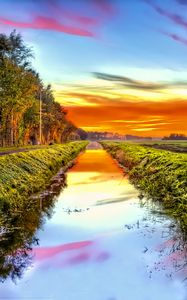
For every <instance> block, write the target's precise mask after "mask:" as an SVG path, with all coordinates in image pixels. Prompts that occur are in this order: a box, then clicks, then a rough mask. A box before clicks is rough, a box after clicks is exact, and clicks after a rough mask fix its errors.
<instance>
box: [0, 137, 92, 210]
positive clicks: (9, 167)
mask: <svg viewBox="0 0 187 300" xmlns="http://www.w3.org/2000/svg"><path fill="white" fill-rule="evenodd" d="M86 145H87V142H72V143H68V144H64V145H53V146H49V147H47V148H45V149H39V150H34V151H29V152H21V153H16V154H10V155H5V156H2V157H0V210H3V207H5V206H6V205H8V204H11V205H12V207H14V208H15V209H16V207H17V206H18V207H20V202H21V201H24V200H25V199H27V198H28V196H30V195H31V194H33V193H36V192H38V191H39V190H41V189H43V188H45V186H46V185H47V184H48V183H49V180H50V178H51V177H52V176H53V175H54V174H55V173H56V172H57V171H58V170H59V169H60V168H61V167H62V166H66V165H67V164H68V163H69V162H70V161H71V160H73V159H74V158H75V157H76V156H77V155H78V153H79V152H80V151H81V150H83V149H84V148H85V147H86ZM18 204H19V205H18Z"/></svg>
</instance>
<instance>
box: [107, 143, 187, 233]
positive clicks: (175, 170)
mask: <svg viewBox="0 0 187 300" xmlns="http://www.w3.org/2000/svg"><path fill="white" fill-rule="evenodd" d="M102 145H103V147H104V148H105V149H106V150H107V151H108V152H109V153H110V154H111V155H112V156H113V157H114V158H116V159H117V160H118V162H120V163H121V164H122V165H123V166H124V167H125V170H126V172H128V174H129V178H130V180H131V181H132V182H133V183H134V184H135V185H136V186H137V187H138V188H139V189H140V190H141V192H142V193H143V194H144V195H146V196H148V197H151V198H152V199H153V200H158V201H159V202H160V203H162V207H163V208H164V210H165V212H166V213H168V214H169V215H171V216H174V217H176V218H178V219H180V222H181V228H182V230H183V231H184V232H185V233H186V232H187V154H179V153H173V152H170V151H166V150H159V149H154V148H152V147H147V145H146V146H142V145H140V144H137V143H134V144H133V143H125V142H115V143H114V142H102Z"/></svg>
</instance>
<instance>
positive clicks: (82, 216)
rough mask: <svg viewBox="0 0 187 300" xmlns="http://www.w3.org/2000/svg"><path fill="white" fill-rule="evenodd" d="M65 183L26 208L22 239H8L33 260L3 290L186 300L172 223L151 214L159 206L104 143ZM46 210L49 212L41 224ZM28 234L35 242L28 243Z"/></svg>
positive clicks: (19, 294)
mask: <svg viewBox="0 0 187 300" xmlns="http://www.w3.org/2000/svg"><path fill="white" fill-rule="evenodd" d="M67 185H68V187H67V189H65V190H63V191H62V192H61V193H60V194H59V196H58V197H57V200H58V201H54V200H52V199H53V196H52V199H51V200H50V201H49V202H50V205H48V206H46V208H44V207H43V208H42V211H40V210H39V208H37V209H36V208H35V209H34V212H33V214H34V216H35V218H34V220H35V219H36V220H35V221H33V223H32V221H31V220H32V218H31V219H28V218H27V219H26V215H28V211H27V213H25V225H24V226H23V227H22V229H21V230H20V232H24V231H26V230H25V228H26V226H31V225H32V224H33V225H32V227H33V231H32V230H29V232H30V233H29V234H28V233H24V235H25V237H27V234H28V238H26V239H22V243H21V244H16V245H14V251H15V250H16V249H19V251H17V253H18V254H19V255H20V253H21V249H25V250H26V251H25V254H26V255H27V256H28V257H29V259H30V258H31V257H32V266H31V267H30V268H28V270H27V272H25V275H24V277H23V278H22V280H20V281H19V282H18V284H17V285H16V286H15V285H13V283H12V282H11V281H10V280H7V281H6V282H5V283H4V284H3V285H2V287H1V292H2V293H1V294H2V295H4V297H5V296H6V297H7V298H9V299H13V298H18V299H28V298H31V299H35V298H41V299H63V300H75V299H76V300H77V299H81V300H87V299H90V300H105V299H116V300H124V299H128V300H134V299H140V300H147V299H151V300H157V299H164V300H167V299H168V300H184V299H185V295H186V289H185V286H184V284H183V283H182V280H183V279H185V277H186V276H185V271H184V270H185V269H184V268H183V273H182V272H181V271H180V272H178V269H176V264H175V265H174V264H173V260H174V259H175V260H177V262H178V263H180V264H181V265H182V264H183V267H184V263H185V254H184V253H185V251H184V248H183V250H182V248H180V249H179V248H177V249H176V248H174V247H175V246H176V245H177V243H180V239H179V237H178V236H176V229H177V227H176V226H177V225H176V224H174V223H173V221H172V220H170V219H168V218H166V217H165V216H164V215H162V214H157V211H159V207H158V206H157V205H153V204H152V203H151V202H150V203H149V202H148V201H144V199H143V200H140V199H139V197H138V192H137V190H136V189H135V188H134V187H133V186H132V185H131V184H130V183H129V181H128V179H127V178H126V177H124V174H123V173H122V170H121V169H120V168H119V167H118V165H117V164H116V162H115V161H113V160H112V159H111V157H110V156H109V155H108V154H107V153H106V152H105V151H104V150H102V149H99V150H87V151H86V152H85V153H84V154H82V155H81V156H80V157H79V159H78V162H77V164H76V165H75V166H74V167H73V168H72V169H71V170H70V171H69V172H68V175H67ZM50 195H52V194H50ZM43 202H45V201H43ZM33 207H34V206H33ZM44 211H45V212H44ZM38 212H39V213H38ZM153 212H154V213H153ZM46 214H47V215H48V216H50V219H48V220H47V222H45V224H43V225H42V223H43V222H44V220H45V219H46V217H45V216H46ZM27 221H28V222H27ZM26 223H28V224H27V225H26ZM34 224H35V225H36V224H37V225H36V226H35V225H34ZM41 225H42V226H41ZM36 228H39V229H38V231H37V232H36V233H35V231H36ZM33 235H34V236H35V238H36V237H37V241H36V244H35V245H33V246H32V247H31V244H32V241H31V240H30V238H31V237H32V236H33ZM17 236H18V235H17V233H16V237H17ZM23 241H24V242H23ZM25 241H29V242H30V243H29V247H30V248H29V247H28V248H27V247H25V245H26V243H25ZM37 243H38V245H37ZM23 244H24V247H23ZM21 245H22V246H21ZM174 245H175V246H174ZM180 245H181V244H180ZM5 248H6V247H5ZM31 248H32V249H31ZM172 249H174V251H173V252H172ZM180 250H181V251H180ZM174 254H176V255H174ZM4 255H5V256H6V257H7V253H6V254H5V253H4ZM178 258H179V259H178ZM49 283H50V284H49ZM6 297H5V298H6Z"/></svg>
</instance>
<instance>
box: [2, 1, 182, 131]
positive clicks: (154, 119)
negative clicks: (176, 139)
mask: <svg viewBox="0 0 187 300" xmlns="http://www.w3.org/2000/svg"><path fill="white" fill-rule="evenodd" d="M13 29H16V30H17V31H18V32H20V33H21V34H22V36H23V38H24V41H25V42H26V43H27V44H28V46H30V47H32V49H33V52H34V56H35V58H34V60H33V66H34V68H35V69H36V70H37V71H38V72H39V73H40V75H41V77H42V79H43V81H44V83H46V84H48V83H51V84H52V87H53V90H54V94H55V98H56V100H57V101H59V102H60V103H61V104H62V105H63V106H65V107H66V108H67V110H68V116H69V119H71V120H72V121H73V122H74V123H75V125H77V126H79V127H81V128H83V129H85V130H88V131H110V132H118V133H121V134H132V135H139V136H153V137H161V136H165V135H169V134H170V133H183V134H187V122H186V115H187V59H186V57H187V0H165V1H162V0H0V32H1V33H6V34H9V33H10V32H11V31H12V30H13Z"/></svg>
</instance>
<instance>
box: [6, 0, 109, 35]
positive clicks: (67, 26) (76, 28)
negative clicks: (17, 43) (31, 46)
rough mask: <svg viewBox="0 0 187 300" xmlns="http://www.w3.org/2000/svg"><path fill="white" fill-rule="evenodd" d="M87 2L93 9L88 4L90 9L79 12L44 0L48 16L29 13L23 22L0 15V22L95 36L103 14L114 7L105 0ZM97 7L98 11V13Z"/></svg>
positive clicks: (17, 26) (56, 2)
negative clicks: (28, 19) (27, 18)
mask: <svg viewBox="0 0 187 300" xmlns="http://www.w3.org/2000/svg"><path fill="white" fill-rule="evenodd" d="M88 4H94V6H95V11H93V9H92V7H91V6H88V7H89V8H90V11H88V13H84V14H81V13H80V12H77V11H76V10H75V9H74V10H72V8H71V9H67V8H66V7H64V6H62V5H61V4H59V2H58V1H57V0H47V1H46V2H45V12H47V14H48V15H50V17H49V16H46V15H44V14H40V15H38V14H36V13H29V15H30V21H26V22H24V21H22V20H13V19H8V18H6V17H4V16H2V15H1V16H0V24H1V25H8V26H12V27H15V28H30V29H36V30H37V29H38V30H52V31H58V32H63V33H66V34H71V35H78V36H84V37H96V36H97V34H96V32H97V30H98V29H99V27H101V26H102V24H103V22H104V21H105V16H111V15H112V14H113V12H114V7H113V5H112V4H111V3H109V2H108V1H107V0H100V1H98V0H91V2H88ZM88 7H85V9H86V8H87V9H88ZM98 9H99V11H100V13H98ZM90 13H91V15H90ZM92 14H93V15H94V16H92Z"/></svg>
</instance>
